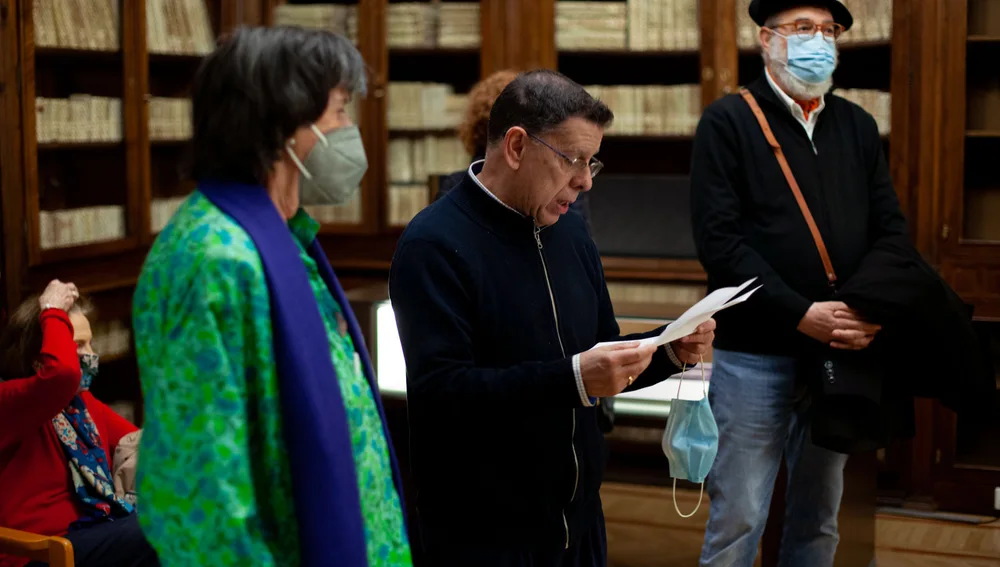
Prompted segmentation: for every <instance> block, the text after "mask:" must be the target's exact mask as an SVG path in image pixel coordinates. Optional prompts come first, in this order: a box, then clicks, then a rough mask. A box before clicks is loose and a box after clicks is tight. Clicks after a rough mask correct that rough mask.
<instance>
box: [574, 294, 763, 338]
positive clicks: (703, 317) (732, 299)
mask: <svg viewBox="0 0 1000 567" xmlns="http://www.w3.org/2000/svg"><path fill="white" fill-rule="evenodd" d="M755 281H757V278H753V279H750V280H747V281H746V282H744V283H743V285H741V286H739V287H724V288H720V289H717V290H715V291H713V292H712V293H710V294H708V295H707V296H705V298H704V299H702V300H701V301H699V302H698V303H696V304H694V306H693V307H691V308H690V309H688V310H687V311H685V312H684V314H683V315H681V316H680V317H678V318H677V319H676V320H675V321H674V322H673V323H670V324H669V325H667V327H666V328H665V329H663V332H662V333H660V335H659V336H657V337H649V338H647V339H643V340H641V341H639V342H640V344H643V345H647V344H651V345H656V346H662V345H665V344H667V343H672V342H674V341H676V340H677V339H683V338H684V337H686V336H688V335H690V334H691V333H693V332H694V331H695V330H696V329H697V328H698V325H701V324H702V323H704V322H705V321H708V320H709V319H711V318H712V316H713V315H715V314H716V313H718V312H719V311H722V310H723V309H727V308H729V307H732V306H733V305H738V304H740V303H743V302H744V301H746V300H747V299H748V298H749V297H750V296H751V295H753V294H754V292H756V291H757V290H758V289H760V288H761V287H762V286H757V287H755V288H753V289H752V290H750V291H749V292H747V293H744V294H743V295H740V293H742V292H743V290H745V289H746V288H748V287H750V284H752V283H753V282H755ZM737 296H738V297H737ZM614 342H615V341H612V342H606V343H598V344H596V345H594V348H598V347H602V346H607V345H610V344H614Z"/></svg>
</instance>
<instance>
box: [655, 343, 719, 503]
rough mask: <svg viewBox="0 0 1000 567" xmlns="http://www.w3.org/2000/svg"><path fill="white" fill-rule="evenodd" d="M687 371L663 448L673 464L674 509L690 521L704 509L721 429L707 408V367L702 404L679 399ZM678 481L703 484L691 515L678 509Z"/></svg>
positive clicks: (681, 378) (664, 432) (672, 410)
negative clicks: (703, 498)
mask: <svg viewBox="0 0 1000 567" xmlns="http://www.w3.org/2000/svg"><path fill="white" fill-rule="evenodd" d="M686 371H687V367H685V368H683V369H681V377H680V382H679V383H678V384H677V398H676V399H674V400H673V401H671V402H670V417H668V418H667V427H666V429H664V430H663V441H662V442H661V444H660V446H661V448H662V449H663V454H664V455H666V456H667V460H668V461H669V462H670V476H671V477H673V479H674V509H675V510H677V514H678V515H679V516H681V517H682V518H690V517H691V516H693V515H694V514H695V513H696V512H697V511H698V508H700V507H701V500H702V497H703V496H704V495H705V478H706V477H707V476H708V472H709V471H710V470H712V463H714V462H715V455H716V453H718V452H719V427H718V426H717V425H716V423H715V416H714V415H712V407H711V406H710V405H709V404H708V387H707V386H708V382H707V381H706V379H705V363H704V361H702V363H701V384H702V390H704V392H705V395H704V396H703V397H702V398H701V399H700V400H697V401H691V400H682V399H680V395H681V384H683V383H684V373H685V372H686ZM677 479H683V480H686V481H689V482H699V483H701V494H699V496H698V506H697V507H695V509H694V511H693V512H691V513H690V514H683V513H681V511H680V509H679V508H678V507H677Z"/></svg>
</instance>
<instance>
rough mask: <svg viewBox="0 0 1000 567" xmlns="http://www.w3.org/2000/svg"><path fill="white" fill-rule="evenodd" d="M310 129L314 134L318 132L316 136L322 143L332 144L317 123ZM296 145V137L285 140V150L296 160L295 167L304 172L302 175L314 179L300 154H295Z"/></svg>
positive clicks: (325, 144) (310, 179)
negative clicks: (294, 147) (293, 147)
mask: <svg viewBox="0 0 1000 567" xmlns="http://www.w3.org/2000/svg"><path fill="white" fill-rule="evenodd" d="M309 129H310V130H312V131H313V134H316V137H317V138H318V139H319V142H320V143H321V144H323V145H324V146H329V145H330V140H327V139H326V136H324V135H323V132H322V131H321V130H320V129H319V128H318V127H317V126H316V125H315V124H312V125H310V126H309ZM294 145H295V139H294V138H293V139H290V140H289V141H287V142H285V151H286V152H288V157H290V158H292V161H293V162H295V167H297V168H299V173H301V174H302V177H305V178H306V179H308V180H309V181H312V178H313V176H312V174H311V173H309V170H308V169H306V166H305V165H304V164H303V163H302V160H300V159H299V156H297V155H295V152H293V151H292V146H294Z"/></svg>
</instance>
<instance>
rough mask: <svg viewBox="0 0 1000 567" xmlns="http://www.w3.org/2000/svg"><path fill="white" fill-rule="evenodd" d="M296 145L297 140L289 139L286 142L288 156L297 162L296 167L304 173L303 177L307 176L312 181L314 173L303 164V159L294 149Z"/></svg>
mask: <svg viewBox="0 0 1000 567" xmlns="http://www.w3.org/2000/svg"><path fill="white" fill-rule="evenodd" d="M294 145H295V140H289V141H287V142H285V151H286V152H288V157H290V158H292V161H293V162H295V167H297V168H299V173H301V174H302V177H305V178H306V179H308V180H309V181H312V178H313V176H312V174H311V173H309V170H308V169H306V166H305V165H303V164H302V161H301V160H299V156H297V155H295V152H294V151H292V146H294Z"/></svg>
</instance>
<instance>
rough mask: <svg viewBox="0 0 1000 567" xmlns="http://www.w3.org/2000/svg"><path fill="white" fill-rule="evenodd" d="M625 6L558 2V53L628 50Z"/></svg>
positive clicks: (606, 3)
mask: <svg viewBox="0 0 1000 567" xmlns="http://www.w3.org/2000/svg"><path fill="white" fill-rule="evenodd" d="M626 21H627V19H626V4H625V3H624V2H570V1H561V2H556V49H560V50H565V51H573V50H600V49H608V50H614V49H618V50H621V49H625V46H626V35H627V34H626Z"/></svg>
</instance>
